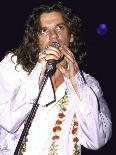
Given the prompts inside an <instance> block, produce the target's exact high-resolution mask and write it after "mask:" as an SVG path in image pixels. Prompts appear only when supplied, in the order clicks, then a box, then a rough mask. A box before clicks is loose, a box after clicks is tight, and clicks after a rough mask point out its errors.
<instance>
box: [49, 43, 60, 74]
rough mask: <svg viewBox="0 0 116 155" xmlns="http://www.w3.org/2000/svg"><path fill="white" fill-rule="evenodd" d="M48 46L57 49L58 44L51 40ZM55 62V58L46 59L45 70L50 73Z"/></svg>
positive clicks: (54, 67)
mask: <svg viewBox="0 0 116 155" xmlns="http://www.w3.org/2000/svg"><path fill="white" fill-rule="evenodd" d="M50 46H52V47H55V48H57V49H59V47H60V44H59V43H57V42H52V43H51V44H50ZM56 63H57V60H54V59H50V60H48V61H47V72H49V73H50V74H51V73H53V72H54V71H55V69H56Z"/></svg>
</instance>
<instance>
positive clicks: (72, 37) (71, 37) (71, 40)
mask: <svg viewBox="0 0 116 155" xmlns="http://www.w3.org/2000/svg"><path fill="white" fill-rule="evenodd" d="M73 41H74V35H73V34H71V35H70V43H72V42H73Z"/></svg>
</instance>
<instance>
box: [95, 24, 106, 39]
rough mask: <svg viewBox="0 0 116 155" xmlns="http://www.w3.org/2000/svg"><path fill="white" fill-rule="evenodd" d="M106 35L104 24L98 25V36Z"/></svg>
mask: <svg viewBox="0 0 116 155" xmlns="http://www.w3.org/2000/svg"><path fill="white" fill-rule="evenodd" d="M107 33H108V27H107V25H106V24H99V26H98V27H97V34H98V35H100V36H104V35H107Z"/></svg>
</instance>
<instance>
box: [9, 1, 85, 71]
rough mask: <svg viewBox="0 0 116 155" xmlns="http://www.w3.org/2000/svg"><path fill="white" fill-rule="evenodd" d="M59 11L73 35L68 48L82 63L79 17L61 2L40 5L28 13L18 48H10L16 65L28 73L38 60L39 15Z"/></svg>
mask: <svg viewBox="0 0 116 155" xmlns="http://www.w3.org/2000/svg"><path fill="white" fill-rule="evenodd" d="M53 11H57V12H61V13H62V15H63V18H64V21H65V22H66V23H67V26H68V28H69V32H70V33H71V34H73V35H74V42H73V43H71V44H70V45H69V48H70V49H71V50H72V52H73V53H74V55H75V58H76V59H77V60H78V63H79V65H80V66H81V65H82V64H83V58H84V57H85V55H86V52H85V50H84V48H83V47H84V46H83V45H84V43H83V42H82V41H81V39H82V38H81V36H82V35H81V28H82V23H81V19H80V18H79V17H78V16H76V15H75V14H73V13H72V10H71V9H70V8H68V7H66V6H64V5H63V4H62V3H61V2H58V3H55V4H53V5H51V6H48V5H41V6H39V7H36V8H34V9H33V11H32V13H31V14H30V15H29V18H28V19H27V22H26V25H25V31H24V35H23V38H22V41H21V44H20V45H19V47H18V48H15V49H12V50H11V52H12V53H13V56H17V65H19V64H20V65H22V67H23V69H24V70H25V71H26V72H28V73H30V72H31V71H32V69H33V68H34V67H35V65H36V63H37V61H38V53H39V43H38V33H39V31H40V29H41V28H40V25H39V22H38V21H39V20H38V19H39V17H40V15H41V14H42V13H45V12H46V13H49V12H53Z"/></svg>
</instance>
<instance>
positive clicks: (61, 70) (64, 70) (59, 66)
mask: <svg viewBox="0 0 116 155" xmlns="http://www.w3.org/2000/svg"><path fill="white" fill-rule="evenodd" d="M56 68H57V69H58V70H59V71H60V72H61V73H62V74H63V75H64V76H66V77H69V73H68V71H67V69H66V68H64V67H63V66H62V65H61V64H60V63H58V64H56Z"/></svg>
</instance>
